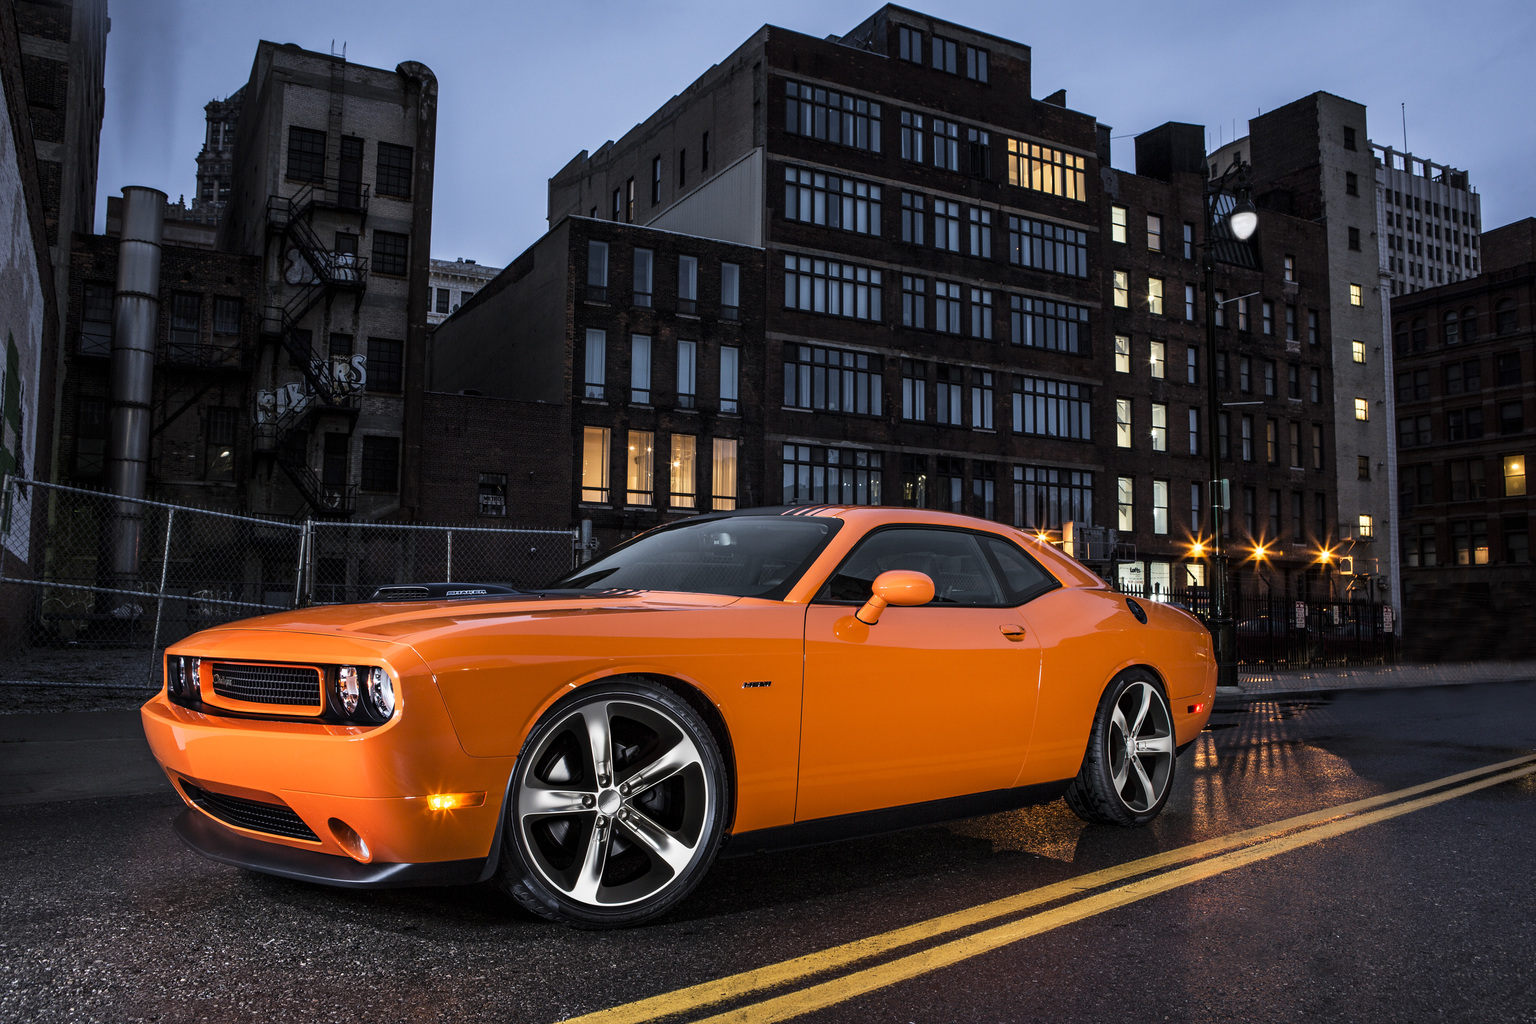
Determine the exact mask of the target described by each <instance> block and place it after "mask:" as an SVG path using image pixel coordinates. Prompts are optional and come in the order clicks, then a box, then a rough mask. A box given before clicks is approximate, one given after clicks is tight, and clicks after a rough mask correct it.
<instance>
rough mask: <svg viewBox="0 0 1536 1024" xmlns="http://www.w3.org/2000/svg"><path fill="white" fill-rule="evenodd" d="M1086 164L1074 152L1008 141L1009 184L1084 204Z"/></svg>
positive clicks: (1085, 195)
mask: <svg viewBox="0 0 1536 1024" xmlns="http://www.w3.org/2000/svg"><path fill="white" fill-rule="evenodd" d="M1086 166H1087V162H1086V161H1085V160H1084V159H1083V158H1082V157H1081V156H1078V155H1076V154H1074V153H1067V152H1063V151H1062V150H1059V149H1054V148H1052V147H1050V146H1042V145H1040V144H1039V143H1036V142H1021V141H1019V140H1018V139H1009V140H1008V184H1010V185H1017V186H1019V187H1020V188H1028V189H1034V190H1035V191H1036V192H1046V193H1049V194H1050V195H1053V196H1065V197H1066V198H1068V199H1077V200H1080V201H1086V200H1087V198H1088V189H1087V185H1086V182H1085V174H1084V168H1085V167H1086Z"/></svg>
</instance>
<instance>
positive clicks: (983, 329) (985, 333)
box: [971, 288, 992, 341]
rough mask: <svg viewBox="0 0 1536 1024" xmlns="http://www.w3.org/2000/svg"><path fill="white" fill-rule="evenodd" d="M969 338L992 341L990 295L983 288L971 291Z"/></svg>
mask: <svg viewBox="0 0 1536 1024" xmlns="http://www.w3.org/2000/svg"><path fill="white" fill-rule="evenodd" d="M971 337H973V338H981V339H982V340H984V341H991V340H992V293H991V292H990V291H989V290H987V289H985V288H972V289H971Z"/></svg>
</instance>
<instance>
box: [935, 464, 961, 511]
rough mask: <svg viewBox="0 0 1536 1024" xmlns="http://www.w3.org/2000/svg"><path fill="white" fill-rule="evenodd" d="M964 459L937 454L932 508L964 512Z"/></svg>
mask: <svg viewBox="0 0 1536 1024" xmlns="http://www.w3.org/2000/svg"><path fill="white" fill-rule="evenodd" d="M964 477H965V460H964V459H952V458H945V457H944V456H942V455H941V456H939V457H938V458H937V459H935V460H934V474H933V499H934V506H933V507H934V508H937V509H940V510H941V511H944V512H964V511H965V503H964V502H963V501H962V500H961V499H962V498H963V497H964V494H965V479H964Z"/></svg>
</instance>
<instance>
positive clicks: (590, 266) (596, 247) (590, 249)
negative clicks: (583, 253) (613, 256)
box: [587, 241, 608, 302]
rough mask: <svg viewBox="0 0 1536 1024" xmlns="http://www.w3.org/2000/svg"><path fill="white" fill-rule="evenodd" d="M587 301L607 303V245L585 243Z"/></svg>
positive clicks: (603, 243) (592, 242)
mask: <svg viewBox="0 0 1536 1024" xmlns="http://www.w3.org/2000/svg"><path fill="white" fill-rule="evenodd" d="M587 299H588V300H589V301H592V302H607V301H608V243H607V242H597V241H588V242H587Z"/></svg>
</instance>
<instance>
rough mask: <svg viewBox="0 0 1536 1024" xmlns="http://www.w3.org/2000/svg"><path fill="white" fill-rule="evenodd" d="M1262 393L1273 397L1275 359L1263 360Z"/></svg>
mask: <svg viewBox="0 0 1536 1024" xmlns="http://www.w3.org/2000/svg"><path fill="white" fill-rule="evenodd" d="M1264 395H1265V397H1267V398H1274V397H1275V361H1274V360H1273V359H1266V360H1264Z"/></svg>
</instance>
